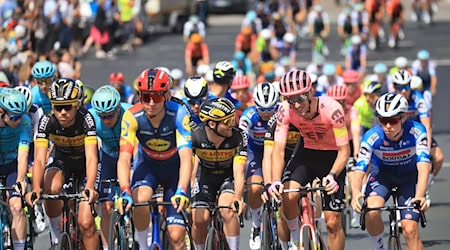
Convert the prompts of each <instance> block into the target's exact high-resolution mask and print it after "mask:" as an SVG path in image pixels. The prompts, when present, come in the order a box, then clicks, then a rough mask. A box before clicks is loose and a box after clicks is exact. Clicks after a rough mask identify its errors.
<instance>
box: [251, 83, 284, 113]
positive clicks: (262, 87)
mask: <svg viewBox="0 0 450 250" xmlns="http://www.w3.org/2000/svg"><path fill="white" fill-rule="evenodd" d="M279 97H280V95H279V93H278V91H277V89H276V87H275V86H274V85H273V84H271V83H269V82H262V83H260V84H258V85H256V87H255V89H254V90H253V101H254V102H255V104H256V106H258V107H259V108H272V107H274V106H275V105H276V104H277V103H278V99H279Z"/></svg>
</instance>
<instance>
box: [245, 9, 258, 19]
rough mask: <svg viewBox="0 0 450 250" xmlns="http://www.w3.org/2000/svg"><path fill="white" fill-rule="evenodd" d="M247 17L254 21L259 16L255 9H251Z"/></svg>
mask: <svg viewBox="0 0 450 250" xmlns="http://www.w3.org/2000/svg"><path fill="white" fill-rule="evenodd" d="M245 17H246V18H247V19H248V20H249V21H254V20H255V19H256V17H257V15H256V12H255V11H254V10H249V11H248V12H247V14H246V15H245Z"/></svg>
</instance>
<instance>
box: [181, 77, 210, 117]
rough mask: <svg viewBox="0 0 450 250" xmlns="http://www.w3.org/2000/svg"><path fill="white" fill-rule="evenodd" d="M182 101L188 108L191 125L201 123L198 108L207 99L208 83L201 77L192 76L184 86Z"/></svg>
mask: <svg viewBox="0 0 450 250" xmlns="http://www.w3.org/2000/svg"><path fill="white" fill-rule="evenodd" d="M184 96H185V97H184V98H183V101H184V103H186V104H187V105H188V106H189V111H190V116H191V120H192V122H193V124H191V125H197V124H199V123H201V121H200V118H199V117H198V115H199V113H200V106H201V105H202V103H203V102H204V101H206V99H208V82H207V81H206V80H205V79H204V78H203V77H201V76H193V77H190V78H189V79H187V80H186V83H185V84H184Z"/></svg>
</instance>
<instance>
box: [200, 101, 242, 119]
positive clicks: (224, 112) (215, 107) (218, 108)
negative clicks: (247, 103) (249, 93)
mask: <svg viewBox="0 0 450 250" xmlns="http://www.w3.org/2000/svg"><path fill="white" fill-rule="evenodd" d="M235 114H236V108H235V107H234V105H233V103H232V102H231V101H230V100H228V99H227V98H225V97H216V98H212V99H209V100H206V101H205V102H203V103H202V105H201V106H200V113H199V118H200V121H202V122H205V123H206V122H208V121H215V122H219V121H222V120H225V119H227V118H230V117H232V116H234V115H235Z"/></svg>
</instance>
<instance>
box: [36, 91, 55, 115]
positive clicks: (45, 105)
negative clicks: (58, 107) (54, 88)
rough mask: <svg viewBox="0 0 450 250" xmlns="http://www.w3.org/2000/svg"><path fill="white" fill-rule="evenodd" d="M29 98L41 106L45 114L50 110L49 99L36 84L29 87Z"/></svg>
mask: <svg viewBox="0 0 450 250" xmlns="http://www.w3.org/2000/svg"><path fill="white" fill-rule="evenodd" d="M31 98H32V103H33V104H36V105H38V106H39V107H41V108H42V109H43V110H44V113H45V114H48V113H49V112H50V111H51V110H52V103H51V102H50V99H48V96H47V95H45V94H44V93H42V91H41V90H40V89H39V86H38V85H35V86H34V87H32V88H31Z"/></svg>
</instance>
